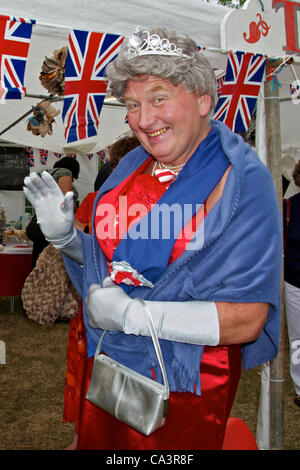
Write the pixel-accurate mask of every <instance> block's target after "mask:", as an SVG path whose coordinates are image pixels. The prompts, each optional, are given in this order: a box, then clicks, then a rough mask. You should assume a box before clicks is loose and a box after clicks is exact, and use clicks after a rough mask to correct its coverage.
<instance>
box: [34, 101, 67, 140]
mask: <svg viewBox="0 0 300 470" xmlns="http://www.w3.org/2000/svg"><path fill="white" fill-rule="evenodd" d="M59 113H60V111H59V110H57V109H55V108H53V106H51V104H50V102H49V101H42V102H41V103H38V104H37V105H36V106H34V107H33V116H32V117H30V118H29V119H28V123H27V130H28V131H31V132H32V133H33V135H40V136H41V137H45V136H46V135H47V134H49V135H52V134H53V129H52V124H53V123H54V122H55V119H54V118H55V117H56V116H57V115H58V114H59Z"/></svg>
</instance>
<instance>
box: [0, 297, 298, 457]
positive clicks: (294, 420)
mask: <svg viewBox="0 0 300 470" xmlns="http://www.w3.org/2000/svg"><path fill="white" fill-rule="evenodd" d="M68 332H69V323H68V322H63V321H60V322H56V323H55V324H54V325H53V326H40V325H38V324H36V323H34V322H32V321H31V320H29V319H28V318H27V317H26V315H25V313H24V311H23V309H22V304H21V300H20V298H16V301H15V308H14V312H13V313H11V312H10V303H9V298H6V297H1V298H0V341H4V342H5V345H6V364H0V450H61V449H64V448H65V447H66V446H67V445H68V444H69V443H70V442H71V441H72V439H73V432H74V425H73V424H68V423H63V422H62V415H63V405H64V386H65V370H66V356H67V343H68ZM285 370H286V377H285V379H286V380H285V430H284V432H285V438H284V449H285V450H295V449H300V432H299V430H300V408H298V407H296V405H295V404H294V402H293V400H294V390H293V387H292V384H291V380H290V378H289V372H288V350H286V367H285ZM259 397H260V368H255V369H251V370H248V371H243V373H242V378H241V382H240V386H239V389H238V394H237V397H236V400H235V403H234V406H233V410H232V415H233V416H236V417H238V418H240V419H242V420H243V421H245V422H246V424H247V425H248V426H249V427H250V429H251V431H252V432H253V434H254V435H255V432H256V422H257V411H258V404H259Z"/></svg>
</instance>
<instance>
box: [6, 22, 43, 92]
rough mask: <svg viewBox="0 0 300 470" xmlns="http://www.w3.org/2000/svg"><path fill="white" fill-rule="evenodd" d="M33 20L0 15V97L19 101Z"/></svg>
mask: <svg viewBox="0 0 300 470" xmlns="http://www.w3.org/2000/svg"><path fill="white" fill-rule="evenodd" d="M34 23H35V20H28V19H26V18H16V17H10V16H4V15H0V97H1V100H3V99H4V98H5V99H21V98H22V96H23V95H24V93H25V92H26V89H25V87H24V76H25V67H26V61H27V56H28V51H29V45H30V39H31V33H32V25H33V24H34Z"/></svg>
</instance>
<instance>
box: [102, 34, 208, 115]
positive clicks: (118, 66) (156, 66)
mask: <svg viewBox="0 0 300 470" xmlns="http://www.w3.org/2000/svg"><path fill="white" fill-rule="evenodd" d="M149 32H150V34H158V35H159V36H160V37H161V38H167V39H168V40H169V41H170V42H173V43H175V44H176V46H177V47H179V48H181V49H182V52H183V54H185V56H184V57H176V56H162V55H146V56H138V57H134V58H129V57H128V48H127V46H126V42H125V41H124V43H123V46H122V47H121V50H120V52H119V55H118V57H117V58H116V59H115V60H114V61H113V62H111V63H110V64H109V65H108V66H107V67H106V76H107V78H108V79H109V81H110V85H109V88H110V91H111V94H112V95H113V96H114V97H115V98H117V99H118V100H119V101H120V102H122V101H123V96H124V93H125V88H126V84H127V80H140V78H139V77H140V76H141V75H155V76H158V77H161V78H165V79H168V80H170V82H171V83H172V84H173V85H175V86H177V85H179V84H181V83H182V84H183V85H184V86H185V87H186V89H187V90H188V91H189V92H191V93H199V94H200V95H204V94H207V95H209V96H211V98H212V104H211V114H212V111H213V109H214V107H215V104H216V79H215V74H214V71H213V69H212V67H211V65H210V64H209V62H208V61H207V59H206V58H205V57H204V55H203V54H201V52H199V51H198V47H197V44H196V43H195V42H194V41H193V40H192V39H190V38H189V37H188V36H187V35H185V34H178V33H176V32H175V31H168V30H167V29H165V28H163V27H155V28H151V29H150V30H149ZM186 55H187V56H188V57H186Z"/></svg>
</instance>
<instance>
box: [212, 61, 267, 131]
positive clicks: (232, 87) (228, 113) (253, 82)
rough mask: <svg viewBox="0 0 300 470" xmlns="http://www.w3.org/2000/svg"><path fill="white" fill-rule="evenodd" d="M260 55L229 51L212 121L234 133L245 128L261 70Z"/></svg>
mask: <svg viewBox="0 0 300 470" xmlns="http://www.w3.org/2000/svg"><path fill="white" fill-rule="evenodd" d="M265 63H266V59H265V57H264V56H262V55H258V54H257V55H254V54H252V53H245V52H235V53H233V52H229V54H228V62H227V69H226V75H225V79H224V81H223V86H222V90H221V93H220V96H219V100H218V102H217V106H216V108H215V114H214V119H216V120H219V121H223V122H225V124H227V126H228V127H229V128H230V129H231V130H232V131H234V132H245V131H246V130H247V129H248V126H249V123H250V120H251V116H252V113H253V111H254V108H255V104H256V100H257V96H258V93H259V89H260V86H261V81H262V78H263V74H264V70H265Z"/></svg>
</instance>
